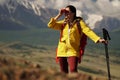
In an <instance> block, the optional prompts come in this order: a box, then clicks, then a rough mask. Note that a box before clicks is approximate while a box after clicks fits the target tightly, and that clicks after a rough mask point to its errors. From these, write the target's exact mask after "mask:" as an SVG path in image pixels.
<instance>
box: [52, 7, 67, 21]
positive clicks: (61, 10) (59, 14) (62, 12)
mask: <svg viewBox="0 0 120 80" xmlns="http://www.w3.org/2000/svg"><path fill="white" fill-rule="evenodd" d="M64 10H65V8H62V9H60V10H59V13H58V15H57V16H56V17H54V20H58V18H60V17H61V16H62V15H63V14H64Z"/></svg>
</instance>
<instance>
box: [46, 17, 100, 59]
mask: <svg viewBox="0 0 120 80" xmlns="http://www.w3.org/2000/svg"><path fill="white" fill-rule="evenodd" d="M63 22H64V20H61V21H55V20H54V18H51V20H50V22H49V23H48V27H49V28H52V29H55V30H60V31H62V25H63ZM80 25H81V30H82V32H83V33H85V34H86V35H87V36H88V37H89V38H90V39H92V40H93V41H94V42H95V43H96V42H97V41H98V40H99V39H100V37H99V36H97V35H96V34H95V33H94V32H93V31H92V30H91V29H90V28H89V27H88V26H87V25H86V24H85V22H84V21H83V20H80ZM81 35H82V34H79V31H78V27H77V24H76V21H74V22H73V26H72V28H70V29H69V26H68V24H66V25H65V27H64V28H63V31H62V37H61V40H59V44H58V49H57V57H69V56H77V57H79V46H80V39H81Z"/></svg>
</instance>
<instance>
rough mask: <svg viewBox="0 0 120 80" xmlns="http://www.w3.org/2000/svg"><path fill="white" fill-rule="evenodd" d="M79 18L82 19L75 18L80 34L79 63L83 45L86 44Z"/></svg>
mask: <svg viewBox="0 0 120 80" xmlns="http://www.w3.org/2000/svg"><path fill="white" fill-rule="evenodd" d="M80 20H82V18H81V17H77V19H76V23H77V28H78V31H79V34H80V35H82V37H81V40H80V54H79V63H80V62H81V58H82V55H84V50H85V46H86V44H87V36H86V35H85V34H84V33H83V32H82V30H81V25H80Z"/></svg>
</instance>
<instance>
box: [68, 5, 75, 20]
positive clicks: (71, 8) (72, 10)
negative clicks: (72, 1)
mask: <svg viewBox="0 0 120 80" xmlns="http://www.w3.org/2000/svg"><path fill="white" fill-rule="evenodd" d="M66 8H69V9H70V11H71V12H72V13H74V19H75V18H76V8H75V7H74V6H72V5H68V6H66Z"/></svg>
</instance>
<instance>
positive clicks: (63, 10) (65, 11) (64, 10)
mask: <svg viewBox="0 0 120 80" xmlns="http://www.w3.org/2000/svg"><path fill="white" fill-rule="evenodd" d="M61 11H62V13H65V14H67V13H69V11H67V10H66V9H62V10H61Z"/></svg>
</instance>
